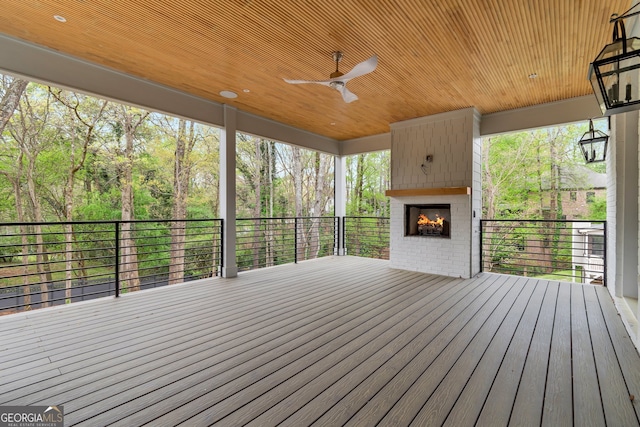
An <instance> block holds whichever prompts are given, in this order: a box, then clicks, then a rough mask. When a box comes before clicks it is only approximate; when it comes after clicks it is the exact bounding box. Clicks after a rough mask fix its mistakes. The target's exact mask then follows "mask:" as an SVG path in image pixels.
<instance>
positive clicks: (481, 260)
mask: <svg viewBox="0 0 640 427" xmlns="http://www.w3.org/2000/svg"><path fill="white" fill-rule="evenodd" d="M483 229H484V220H483V219H481V220H480V272H481V273H482V272H483V271H484V261H483V257H482V254H483V253H484V251H483V250H482V249H483V244H482V230H483Z"/></svg>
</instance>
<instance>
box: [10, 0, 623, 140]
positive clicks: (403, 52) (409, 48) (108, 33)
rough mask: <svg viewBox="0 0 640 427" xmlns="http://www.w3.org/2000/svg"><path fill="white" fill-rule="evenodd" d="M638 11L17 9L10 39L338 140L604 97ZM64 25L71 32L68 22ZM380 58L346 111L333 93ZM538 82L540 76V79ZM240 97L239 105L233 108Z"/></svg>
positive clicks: (325, 0)
mask: <svg viewBox="0 0 640 427" xmlns="http://www.w3.org/2000/svg"><path fill="white" fill-rule="evenodd" d="M628 6H629V1H628V0H606V1H603V0H582V1H579V2H577V1H558V0H538V1H535V2H530V1H525V0H451V1H440V0H420V1H415V0H394V1H389V0H384V1H355V0H305V1H302V0H300V1H294V0H286V1H269V0H235V1H229V0H224V1H222V0H218V1H210V2H203V1H200V0H182V1H174V0H153V1H150V0H128V1H113V0H93V1H78V0H39V1H10V2H5V4H3V7H2V11H0V20H1V22H2V25H0V28H1V29H2V32H3V33H4V34H5V35H8V36H11V37H13V38H17V39H20V40H24V41H28V42H32V43H35V44H37V45H39V46H44V47H47V48H50V49H53V50H55V51H58V52H61V53H63V54H65V55H70V56H71V57H74V58H79V59H82V60H86V61H89V62H91V63H95V64H99V65H103V66H106V67H110V68H113V69H115V70H118V71H121V72H123V73H126V74H128V75H132V76H137V77H140V78H142V79H145V80H147V81H150V82H154V83H159V84H161V85H164V86H168V87H170V88H173V89H177V90H179V91H183V92H186V93H189V94H192V95H196V96H197V97H202V98H204V99H207V100H211V101H215V102H218V103H225V104H229V105H232V106H234V107H236V108H237V109H238V110H241V111H243V112H247V113H250V114H254V115H257V116H260V117H264V118H267V119H271V120H274V121H277V122H279V123H283V124H286V125H290V126H293V127H295V128H298V129H302V130H304V131H309V132H312V133H314V134H317V135H321V136H324V137H328V138H331V139H334V140H347V139H352V138H358V137H364V136H370V135H376V134H381V133H384V132H388V130H389V124H390V123H394V122H398V121H403V120H407V119H411V118H415V117H421V116H427V115H433V114H437V113H441V112H446V111H452V110H457V109H461V108H467V107H475V108H476V109H477V110H478V111H479V112H480V113H481V114H490V113H496V112H501V111H506V110H511V109H516V108H521V107H527V106H534V105H538V104H542V103H548V102H553V101H559V100H564V99H569V98H573V97H579V96H584V95H590V94H592V91H591V87H590V84H589V82H588V81H587V79H586V74H587V69H588V66H589V63H590V61H592V60H593V59H594V58H595V57H596V55H597V54H598V53H599V51H600V50H601V49H602V47H603V46H604V45H605V44H607V43H610V41H611V31H612V26H611V24H610V23H609V17H610V15H611V14H612V13H622V12H624V11H625V10H626V9H627V8H628ZM54 16H58V17H64V19H65V20H66V22H64V23H63V22H60V20H62V19H61V18H58V19H55V18H54ZM335 50H340V51H342V52H344V59H343V60H342V62H341V63H340V69H341V71H343V72H346V71H348V70H350V69H351V68H352V67H353V66H355V65H356V64H357V63H359V62H361V61H364V60H366V59H367V58H369V57H371V56H372V55H374V54H376V55H377V56H378V58H379V65H378V68H377V69H376V70H375V72H373V73H371V74H369V75H366V76H362V77H359V78H356V79H354V80H352V81H350V82H349V83H348V87H349V89H350V90H351V91H352V92H354V93H355V94H357V95H358V96H359V98H360V99H359V100H358V101H356V102H353V103H350V104H346V103H345V102H344V101H343V100H342V98H341V97H340V95H339V94H338V93H337V92H336V91H334V90H331V89H330V88H328V87H323V86H320V85H289V84H287V83H285V82H284V81H283V78H290V79H310V80H322V79H327V78H328V77H329V73H331V72H332V71H333V70H334V68H335V64H334V63H333V60H332V58H331V52H332V51H335ZM533 75H535V76H536V77H535V78H533ZM222 90H230V91H234V92H236V93H237V94H238V95H239V96H238V98H236V99H232V100H229V99H226V98H223V97H222V96H221V95H220V94H219V92H220V91H222Z"/></svg>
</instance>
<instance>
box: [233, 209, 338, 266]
mask: <svg viewBox="0 0 640 427" xmlns="http://www.w3.org/2000/svg"><path fill="white" fill-rule="evenodd" d="M338 220H339V218H338V217H333V216H330V217H284V218H238V219H237V220H236V259H237V264H238V270H240V271H242V270H251V269H255V268H262V267H270V266H274V265H279V264H287V263H295V262H298V261H303V260H307V259H313V258H319V257H324V256H328V255H333V254H334V253H335V252H336V248H337V235H338Z"/></svg>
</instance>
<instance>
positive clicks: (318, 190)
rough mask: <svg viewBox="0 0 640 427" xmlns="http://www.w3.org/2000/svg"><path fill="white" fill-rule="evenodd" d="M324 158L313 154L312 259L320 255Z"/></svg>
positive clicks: (318, 154)
mask: <svg viewBox="0 0 640 427" xmlns="http://www.w3.org/2000/svg"><path fill="white" fill-rule="evenodd" d="M325 169H326V156H322V155H320V153H319V152H316V153H315V172H316V182H315V199H314V201H313V217H314V218H312V219H311V231H310V234H311V250H312V256H311V257H312V258H317V257H318V255H319V254H320V248H321V245H320V243H321V242H320V219H319V218H320V217H322V215H323V214H324V206H325V205H324V203H323V202H324V182H325Z"/></svg>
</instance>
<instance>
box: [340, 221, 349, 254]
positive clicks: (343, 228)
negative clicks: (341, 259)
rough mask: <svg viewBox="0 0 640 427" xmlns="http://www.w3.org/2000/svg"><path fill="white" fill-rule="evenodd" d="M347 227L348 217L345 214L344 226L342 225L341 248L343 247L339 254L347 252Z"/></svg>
mask: <svg viewBox="0 0 640 427" xmlns="http://www.w3.org/2000/svg"><path fill="white" fill-rule="evenodd" d="M346 228H347V217H346V216H343V217H342V227H340V248H341V249H342V250H341V251H339V252H338V254H339V255H346V254H347V240H346V237H347V233H346V231H345V230H346Z"/></svg>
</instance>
